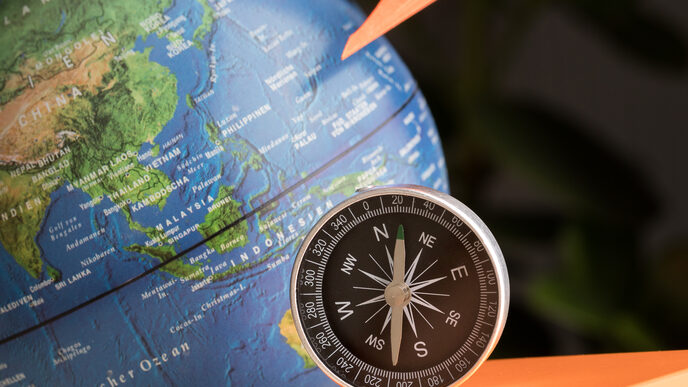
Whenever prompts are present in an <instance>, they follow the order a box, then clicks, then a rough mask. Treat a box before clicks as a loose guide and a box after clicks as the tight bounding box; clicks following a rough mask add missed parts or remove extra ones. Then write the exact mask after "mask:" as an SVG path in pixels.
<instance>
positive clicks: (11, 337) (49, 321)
mask: <svg viewBox="0 0 688 387" xmlns="http://www.w3.org/2000/svg"><path fill="white" fill-rule="evenodd" d="M416 94H418V86H417V85H416V86H415V87H414V89H413V91H412V92H411V95H409V97H408V99H406V101H404V103H403V104H401V106H400V107H399V108H398V109H397V110H396V111H395V112H394V113H393V114H392V115H391V116H389V117H388V118H387V119H386V120H384V121H383V122H382V123H381V124H379V125H378V126H376V127H375V129H373V130H372V131H370V133H368V134H366V135H365V136H363V137H362V138H361V139H360V140H358V141H356V143H355V144H353V145H352V146H350V147H348V148H347V149H345V150H344V151H342V152H341V153H339V154H338V155H336V156H334V157H333V158H332V159H330V160H329V161H328V162H326V163H325V164H323V165H322V166H321V167H319V168H318V169H316V170H315V171H313V172H311V173H310V174H308V176H306V177H304V178H303V179H301V180H299V181H297V182H296V183H294V184H292V185H291V186H289V187H287V188H286V189H285V190H284V191H282V192H280V193H278V194H277V195H276V196H275V197H273V198H272V199H270V200H268V201H266V202H265V203H263V204H261V205H260V206H258V207H256V208H254V209H253V210H251V211H249V212H247V213H246V214H244V215H242V216H241V217H240V218H238V219H236V220H235V221H233V222H232V223H230V224H228V225H227V226H225V227H224V228H222V229H220V230H218V231H216V232H215V233H213V234H212V235H210V236H209V237H207V238H206V239H203V240H201V241H199V242H196V243H195V244H193V245H191V246H189V247H187V248H186V249H184V250H182V251H181V252H180V253H178V254H177V255H176V256H174V257H172V258H170V259H169V260H167V261H165V262H161V263H159V264H157V265H156V266H153V267H151V268H150V269H148V270H146V271H143V272H141V273H139V274H137V275H136V276H134V277H131V278H129V279H128V280H126V281H124V282H122V283H121V284H119V285H117V286H115V287H113V288H111V289H109V290H106V291H104V292H103V293H100V294H99V295H97V296H95V297H93V298H90V299H88V300H86V301H84V302H82V303H81V304H78V305H75V306H73V307H72V308H70V309H67V310H65V311H63V312H61V313H58V314H56V315H55V316H53V317H50V318H48V319H46V320H43V321H41V322H40V323H38V324H36V325H34V326H31V327H29V328H26V329H24V330H22V331H19V332H16V333H14V334H12V335H9V336H7V337H5V338H2V339H0V345H4V344H7V343H9V342H10V341H14V340H16V339H18V338H20V337H21V336H24V335H26V334H28V333H31V332H33V331H35V330H37V329H40V328H43V327H44V326H46V325H49V324H52V323H53V322H55V321H57V320H59V319H61V318H63V317H66V316H68V315H70V314H72V313H74V312H76V311H78V310H79V309H82V308H84V307H86V306H88V305H90V304H92V303H94V302H96V301H98V300H100V299H101V298H104V297H105V296H108V295H110V294H112V293H115V292H117V291H119V290H120V289H122V288H124V287H126V286H128V285H130V284H132V283H134V282H136V281H138V280H140V279H141V278H143V277H146V276H148V275H149V274H151V273H153V272H156V271H158V270H159V269H160V268H163V267H165V266H166V265H168V264H170V263H172V262H174V261H176V260H177V259H179V258H181V257H182V256H184V255H186V254H187V253H189V252H190V251H192V250H195V249H197V248H198V247H200V246H202V245H204V244H206V243H207V242H208V241H209V240H211V239H213V238H215V237H217V236H218V235H220V234H222V233H224V232H226V231H228V230H229V229H231V228H232V227H235V226H236V225H238V224H239V223H241V222H243V221H244V220H246V219H248V218H250V217H252V216H253V215H255V214H256V213H257V212H259V211H261V210H263V209H265V208H266V207H268V206H269V205H271V204H272V203H274V202H277V201H279V200H280V199H282V198H283V197H284V196H286V195H287V194H289V193H291V192H292V191H294V190H295V189H296V188H298V187H299V186H301V185H304V184H305V183H307V182H308V181H310V180H312V179H313V178H315V176H317V175H319V174H320V173H322V172H323V171H325V170H326V169H328V168H329V167H331V166H332V165H333V164H335V163H336V162H338V161H339V160H341V159H343V158H344V157H345V156H347V155H348V154H349V153H351V152H352V151H353V150H354V149H356V148H357V147H359V146H360V145H362V144H363V143H365V142H366V141H368V139H370V138H371V137H372V136H373V135H375V134H376V133H377V132H379V131H380V130H381V129H382V128H383V127H384V126H385V125H387V124H388V123H390V122H391V121H392V120H393V119H394V118H396V117H397V116H398V115H399V113H401V112H402V111H403V110H404V109H406V107H407V106H408V104H409V103H411V101H412V100H413V99H414V98H415V97H416Z"/></svg>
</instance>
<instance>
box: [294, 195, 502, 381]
mask: <svg viewBox="0 0 688 387" xmlns="http://www.w3.org/2000/svg"><path fill="white" fill-rule="evenodd" d="M385 195H406V196H412V197H415V198H419V199H424V200H429V201H431V202H433V203H435V204H436V205H439V206H441V207H442V208H444V209H446V210H447V211H448V212H450V213H451V214H453V215H454V216H456V217H458V218H459V219H460V220H462V221H463V222H464V223H465V224H466V226H467V227H468V228H470V229H471V231H472V232H473V233H474V234H475V235H476V237H477V238H478V239H479V240H480V242H481V243H482V244H483V246H484V248H485V250H486V252H487V255H488V257H489V258H490V261H491V263H492V265H493V267H494V271H495V277H496V280H497V291H498V300H499V305H498V311H497V317H496V319H495V325H494V329H493V331H492V335H491V336H490V340H489V341H488V343H487V345H486V346H485V348H484V349H483V350H482V353H480V356H479V357H478V359H477V360H476V361H475V363H474V364H473V365H472V367H471V368H470V369H469V370H468V371H467V372H466V373H465V374H464V375H463V376H462V377H460V378H459V379H456V380H454V381H453V382H452V385H458V384H461V383H463V382H464V381H466V380H467V379H468V378H470V377H471V375H473V374H474V373H475V372H476V371H477V369H478V368H479V367H480V365H481V364H482V363H483V362H484V361H485V360H487V358H488V357H489V356H490V354H491V353H492V351H493V350H494V347H495V346H496V345H497V342H498V341H499V339H500V337H501V335H502V332H503V330H504V325H505V323H506V318H507V314H508V309H509V294H510V289H509V277H508V272H507V268H506V262H505V260H504V256H503V254H502V252H501V249H500V248H499V245H498V244H497V241H496V239H495V238H494V236H493V235H492V232H490V230H489V229H488V228H487V225H485V223H484V222H483V221H482V220H481V219H480V218H479V217H478V216H477V215H476V214H475V213H474V212H473V211H472V210H471V209H470V208H468V207H467V206H466V205H465V204H463V203H461V202H460V201H459V200H457V199H455V198H454V197H452V196H450V195H447V194H445V193H442V192H439V191H436V190H434V189H431V188H427V187H424V186H418V185H411V184H398V185H388V186H378V187H366V188H363V189H359V190H357V194H355V195H353V196H351V197H350V198H347V199H345V200H343V201H342V202H341V203H339V204H337V205H336V206H334V207H333V208H332V209H330V210H329V211H328V212H327V213H325V214H324V215H323V216H322V217H321V218H320V219H319V220H318V221H317V222H316V224H315V225H314V226H313V227H312V228H311V230H310V231H309V232H308V234H307V235H306V237H305V238H304V240H303V241H302V242H301V246H300V247H299V252H298V254H297V256H296V259H295V261H294V266H293V268H292V274H291V280H290V301H291V302H290V304H291V311H292V316H293V320H294V327H295V328H296V332H297V333H298V335H299V339H300V340H301V343H302V345H303V348H304V349H305V350H306V352H307V353H308V355H309V356H310V357H311V359H312V360H313V361H314V362H315V364H316V365H317V366H318V368H320V370H322V371H323V372H324V373H325V374H326V375H327V376H328V377H329V378H330V379H332V380H333V381H334V382H335V383H337V384H339V385H342V386H351V384H350V383H349V382H347V381H346V380H343V379H342V378H340V377H339V376H338V375H336V374H335V373H334V372H333V371H332V370H330V369H329V367H328V366H327V365H326V364H325V363H324V362H323V361H322V359H320V357H319V356H318V354H317V352H316V351H315V350H314V349H313V347H312V346H311V344H310V342H309V340H308V338H307V336H306V333H305V331H304V329H303V325H302V323H301V315H300V311H299V308H298V304H297V299H296V296H297V294H296V293H297V285H298V284H297V282H298V273H299V269H300V267H301V263H302V262H303V259H304V257H305V255H306V252H307V251H308V247H309V246H310V244H311V242H312V241H313V239H314V238H315V236H316V235H317V234H318V232H319V231H320V230H321V229H322V228H323V227H324V226H325V225H326V224H327V222H328V221H330V219H332V217H333V216H334V215H336V214H338V213H339V212H340V211H342V210H343V209H345V208H347V207H349V206H351V205H353V204H355V203H357V202H359V201H362V200H366V199H369V198H371V197H378V196H385Z"/></svg>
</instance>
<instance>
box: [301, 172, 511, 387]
mask: <svg viewBox="0 0 688 387" xmlns="http://www.w3.org/2000/svg"><path fill="white" fill-rule="evenodd" d="M333 236H336V237H333ZM366 256H367V257H368V258H366ZM407 258H408V261H407ZM290 295H291V310H292V315H293V316H294V325H295V328H296V330H297V332H298V334H299V337H300V338H301V341H302V343H303V347H304V348H305V349H306V352H307V353H308V355H309V356H310V357H311V358H312V359H313V361H314V362H315V363H316V365H317V366H318V367H320V369H321V370H323V371H324V372H325V373H326V374H327V375H328V376H329V377H330V378H332V379H333V380H334V381H335V382H337V383H338V384H340V385H342V386H345V387H347V386H353V385H368V386H411V385H413V386H414V387H415V386H419V387H445V386H449V385H455V384H456V383H461V382H463V381H464V380H465V379H466V378H468V377H470V375H472V374H473V373H474V372H475V370H476V369H477V367H479V366H480V365H481V364H482V363H483V362H484V361H485V359H487V357H488V356H489V354H490V353H491V352H492V350H493V349H494V347H495V345H496V343H497V340H498V339H499V336H500V335H501V332H502V330H503V327H504V322H505V319H506V310H507V307H508V295H509V283H508V278H507V275H506V269H505V265H504V258H503V257H502V256H501V252H500V251H499V246H497V244H496V242H495V241H494V237H493V236H492V234H490V232H489V230H488V229H487V227H486V226H485V225H484V224H483V223H482V221H480V219H479V218H477V216H475V214H473V212H471V211H470V210H469V209H468V208H466V207H465V206H464V205H463V204H461V203H460V202H458V201H457V200H456V199H454V198H452V197H450V196H448V195H446V194H443V193H441V192H437V191H435V190H433V189H430V188H425V187H419V186H387V187H372V188H365V189H361V190H358V191H357V194H356V195H354V196H353V197H351V198H349V199H346V200H344V201H343V202H341V203H339V204H337V205H336V206H335V207H334V208H332V209H330V210H329V211H328V212H327V213H326V214H325V215H323V217H322V218H321V219H320V220H318V221H317V223H316V224H315V226H313V228H312V229H311V231H309V233H308V234H307V235H306V237H305V238H304V240H303V242H302V245H301V248H300V249H299V253H298V255H297V256H296V259H295V260H294V269H293V271H292V278H291V292H290Z"/></svg>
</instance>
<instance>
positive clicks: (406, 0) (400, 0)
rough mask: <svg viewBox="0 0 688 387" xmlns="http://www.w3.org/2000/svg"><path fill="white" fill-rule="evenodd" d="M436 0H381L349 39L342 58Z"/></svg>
mask: <svg viewBox="0 0 688 387" xmlns="http://www.w3.org/2000/svg"><path fill="white" fill-rule="evenodd" d="M434 2H435V0H380V2H379V3H378V4H377V6H376V7H375V9H374V10H373V12H371V13H370V16H368V18H367V19H366V20H365V21H364V22H363V24H362V25H361V26H360V27H359V28H358V29H357V30H356V31H354V33H353V34H351V36H349V40H347V42H346V45H345V46H344V51H343V52H342V60H344V59H346V58H348V57H350V56H351V55H352V54H354V53H355V52H356V51H358V50H360V49H362V48H363V47H365V46H367V45H368V44H369V43H370V42H372V41H373V40H375V39H377V38H379V37H380V36H382V35H384V34H385V33H386V32H387V31H389V30H391V29H392V28H394V27H396V26H398V25H399V24H401V22H403V21H404V20H406V19H408V18H410V17H411V16H413V15H415V14H416V13H418V12H419V11H420V10H422V9H423V8H425V7H427V6H428V5H430V4H432V3H434Z"/></svg>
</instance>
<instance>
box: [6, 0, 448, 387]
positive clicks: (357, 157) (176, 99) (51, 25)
mask: <svg viewBox="0 0 688 387" xmlns="http://www.w3.org/2000/svg"><path fill="white" fill-rule="evenodd" d="M362 21H363V15H362V14H361V12H360V11H359V10H358V9H357V7H356V6H355V5H353V4H351V3H349V2H347V1H342V0H337V1H332V0H330V1H301V0H298V1H296V0H292V1H288V2H285V1H260V2H258V1H253V0H252V1H242V0H234V1H232V0H217V1H210V0H199V1H175V2H173V1H170V0H161V1H156V2H148V1H143V2H142V1H133V0H117V1H106V2H81V1H72V0H27V1H24V2H7V1H5V2H2V3H1V4H0V29H1V30H2V33H1V34H0V47H2V48H3V49H2V52H1V53H0V244H1V247H0V298H1V299H0V385H3V386H7V385H13V384H16V385H32V384H35V385H98V386H122V385H159V384H165V385H169V384H171V385H191V384H204V385H222V384H226V385H229V384H235V385H239V386H244V385H278V384H292V385H316V384H318V385H320V384H324V383H330V382H329V380H328V379H327V378H326V377H325V376H324V374H322V373H321V372H320V371H318V369H317V368H316V367H314V363H313V362H312V360H311V359H309V358H308V356H307V355H306V353H305V351H304V350H303V348H302V347H301V344H300V342H299V339H298V336H297V334H296V332H295V330H294V325H293V320H292V316H291V312H290V309H289V277H290V274H291V269H292V264H293V260H294V257H295V255H296V252H297V250H298V247H299V243H300V242H301V240H302V238H303V236H304V235H305V233H306V232H307V231H308V230H309V229H310V227H311V226H312V225H313V224H314V223H315V221H317V219H318V218H319V217H320V216H321V215H323V214H324V213H325V212H326V211H327V210H328V209H330V208H332V207H333V206H334V205H336V204H337V203H338V202H340V201H341V200H343V199H345V198H347V197H349V196H351V195H352V194H353V193H354V191H355V189H356V188H357V187H362V186H369V185H381V184H390V183H410V184H421V185H426V186H430V187H434V188H436V189H439V190H443V191H446V190H447V189H448V185H447V175H446V169H445V165H444V158H443V155H442V150H441V144H440V141H439V138H438V135H437V131H436V128H435V126H434V123H433V119H432V116H431V114H430V112H429V110H428V108H427V106H426V103H425V101H424V99H423V96H422V94H421V92H420V91H419V90H418V88H417V85H416V83H415V81H414V80H413V78H412V76H411V74H410V73H409V71H408V69H407V68H406V67H405V66H404V64H403V63H402V61H401V59H400V58H399V56H398V55H397V54H396V53H395V52H394V50H393V49H392V48H391V47H390V45H389V44H388V43H387V42H386V41H385V40H384V39H379V40H377V41H376V42H374V43H373V44H371V45H369V46H368V47H366V48H365V49H364V50H362V51H360V52H358V53H357V54H355V55H354V56H353V57H351V58H349V59H347V60H345V61H341V60H340V59H339V57H340V53H341V50H342V48H343V46H344V43H345V42H346V39H347V37H348V35H349V34H351V32H353V31H354V30H355V29H356V28H357V26H359V25H360V24H361V23H362Z"/></svg>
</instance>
